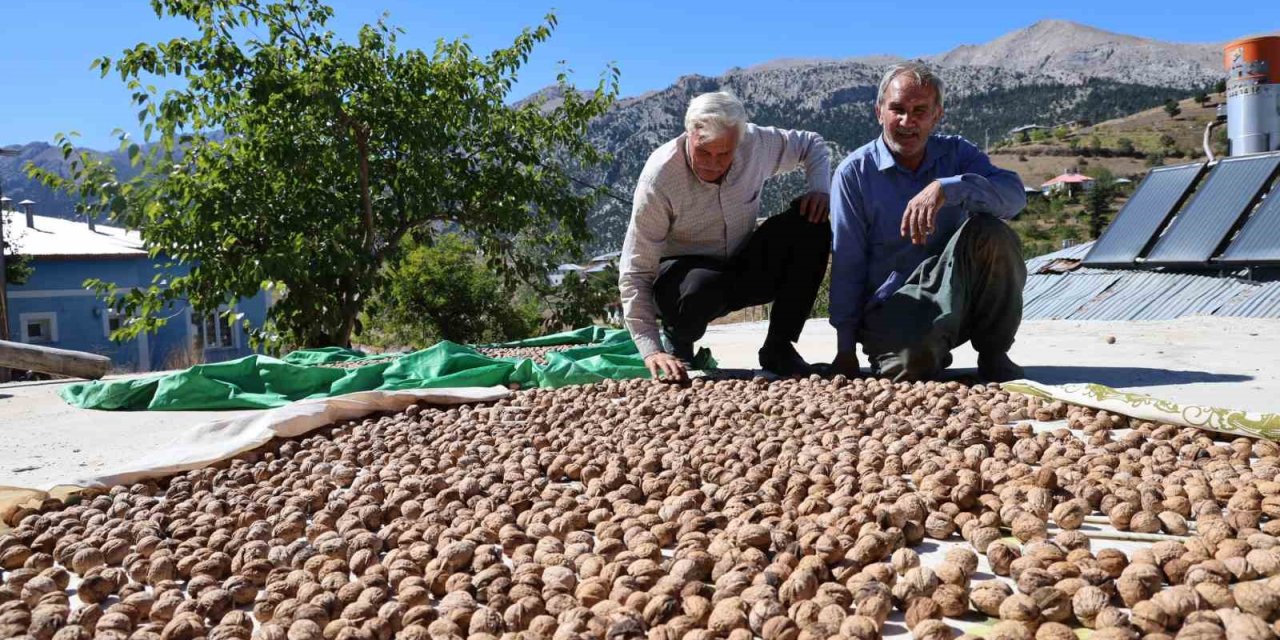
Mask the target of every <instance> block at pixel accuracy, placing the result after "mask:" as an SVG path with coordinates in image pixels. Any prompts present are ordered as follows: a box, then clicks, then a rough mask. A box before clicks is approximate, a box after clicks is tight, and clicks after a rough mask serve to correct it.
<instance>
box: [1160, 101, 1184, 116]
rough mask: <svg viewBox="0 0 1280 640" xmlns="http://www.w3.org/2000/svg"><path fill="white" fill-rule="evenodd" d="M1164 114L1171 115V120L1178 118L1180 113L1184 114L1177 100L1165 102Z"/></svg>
mask: <svg viewBox="0 0 1280 640" xmlns="http://www.w3.org/2000/svg"><path fill="white" fill-rule="evenodd" d="M1164 112H1165V113H1167V114H1169V117H1170V118H1176V117H1178V114H1179V113H1182V107H1179V106H1178V101H1177V100H1174V99H1173V98H1169V99H1168V100H1165V101H1164Z"/></svg>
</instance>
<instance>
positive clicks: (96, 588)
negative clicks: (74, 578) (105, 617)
mask: <svg viewBox="0 0 1280 640" xmlns="http://www.w3.org/2000/svg"><path fill="white" fill-rule="evenodd" d="M115 591H116V583H115V581H113V580H108V579H107V578H105V577H103V576H101V575H95V576H89V577H87V578H84V579H82V580H81V581H80V584H78V585H76V597H78V598H79V599H80V601H81V602H84V603H87V604H97V603H99V602H102V601H103V600H106V599H107V598H108V597H109V596H110V595H111V594H113V593H115Z"/></svg>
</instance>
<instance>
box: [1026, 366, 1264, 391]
mask: <svg viewBox="0 0 1280 640" xmlns="http://www.w3.org/2000/svg"><path fill="white" fill-rule="evenodd" d="M1026 371H1027V379H1028V380H1034V381H1036V382H1041V383H1044V384H1070V383H1084V382H1096V383H1098V384H1104V385H1107V386H1108V387H1117V388H1119V387H1159V386H1165V385H1175V384H1195V383H1201V382H1248V381H1249V380H1253V376H1248V375H1243V374H1238V373H1210V372H1208V371H1173V370H1170V369H1154V368H1151V367H1073V366H1066V365H1063V366H1056V365H1052V366H1032V367H1027V368H1026Z"/></svg>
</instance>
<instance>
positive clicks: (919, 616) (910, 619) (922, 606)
mask: <svg viewBox="0 0 1280 640" xmlns="http://www.w3.org/2000/svg"><path fill="white" fill-rule="evenodd" d="M941 618H942V607H940V606H938V603H937V602H934V601H933V599H932V598H916V599H914V600H912V601H911V603H910V604H909V605H908V606H907V612H906V621H907V628H908V629H915V628H916V625H917V624H919V623H920V622H921V621H922V620H929V619H935V620H936V619H941Z"/></svg>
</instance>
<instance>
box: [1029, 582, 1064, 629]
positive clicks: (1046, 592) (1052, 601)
mask: <svg viewBox="0 0 1280 640" xmlns="http://www.w3.org/2000/svg"><path fill="white" fill-rule="evenodd" d="M1031 599H1032V600H1034V601H1035V603H1036V606H1037V607H1039V608H1040V616H1041V617H1042V618H1043V619H1045V620H1048V621H1050V622H1063V621H1065V620H1069V619H1070V618H1071V614H1072V611H1071V596H1068V595H1067V594H1065V593H1063V592H1062V591H1059V590H1058V589H1057V588H1056V587H1040V588H1039V589H1036V590H1035V591H1034V592H1032V593H1031Z"/></svg>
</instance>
